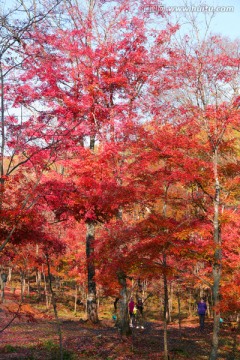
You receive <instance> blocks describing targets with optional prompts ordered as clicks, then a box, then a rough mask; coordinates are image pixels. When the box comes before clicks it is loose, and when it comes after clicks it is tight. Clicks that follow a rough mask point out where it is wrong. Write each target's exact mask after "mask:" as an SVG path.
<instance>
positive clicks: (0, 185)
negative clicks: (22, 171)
mask: <svg viewBox="0 0 240 360" xmlns="http://www.w3.org/2000/svg"><path fill="white" fill-rule="evenodd" d="M0 82H1V100H0V101H1V148H0V210H2V206H3V194H4V192H3V190H4V182H5V180H4V178H3V175H4V167H3V162H4V151H5V121H4V78H3V70H2V62H1V59H0Z"/></svg>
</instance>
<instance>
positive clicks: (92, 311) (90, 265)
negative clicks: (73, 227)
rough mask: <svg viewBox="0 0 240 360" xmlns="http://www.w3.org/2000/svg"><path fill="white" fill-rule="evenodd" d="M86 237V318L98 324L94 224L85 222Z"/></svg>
mask: <svg viewBox="0 0 240 360" xmlns="http://www.w3.org/2000/svg"><path fill="white" fill-rule="evenodd" d="M86 227H87V236H86V256H87V274H88V286H87V288H88V294H87V317H88V320H90V321H91V322H92V323H94V324H96V323H97V322H98V308H97V295H96V282H95V264H94V259H93V255H94V240H95V224H94V222H91V221H89V222H87V223H86Z"/></svg>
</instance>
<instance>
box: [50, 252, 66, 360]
mask: <svg viewBox="0 0 240 360" xmlns="http://www.w3.org/2000/svg"><path fill="white" fill-rule="evenodd" d="M46 260H47V269H48V279H49V290H50V294H51V297H52V305H53V311H54V316H55V320H56V324H57V332H58V337H59V352H60V354H59V360H63V341H62V327H61V322H60V320H59V317H58V311H57V300H56V296H55V292H54V291H53V286H52V275H51V269H50V262H49V257H48V255H46Z"/></svg>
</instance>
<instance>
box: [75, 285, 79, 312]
mask: <svg viewBox="0 0 240 360" xmlns="http://www.w3.org/2000/svg"><path fill="white" fill-rule="evenodd" d="M77 300H78V287H77V285H76V287H75V295H74V314H76V313H77Z"/></svg>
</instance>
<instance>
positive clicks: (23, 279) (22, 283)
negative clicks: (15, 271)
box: [21, 272, 26, 302]
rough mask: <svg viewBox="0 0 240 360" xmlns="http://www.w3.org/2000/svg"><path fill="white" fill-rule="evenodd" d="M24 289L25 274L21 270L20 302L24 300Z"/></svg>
mask: <svg viewBox="0 0 240 360" xmlns="http://www.w3.org/2000/svg"><path fill="white" fill-rule="evenodd" d="M25 289H26V276H25V273H24V272H21V302H23V300H24V293H25Z"/></svg>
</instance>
